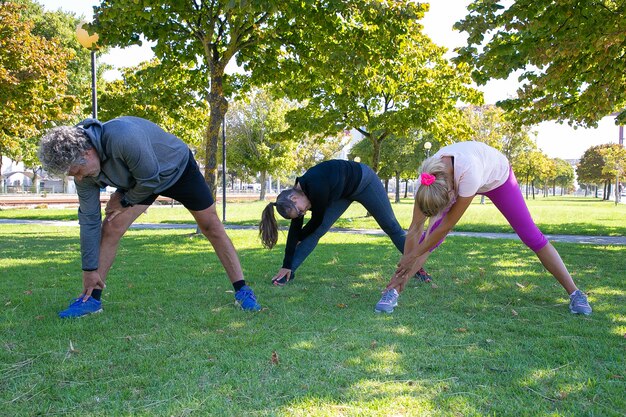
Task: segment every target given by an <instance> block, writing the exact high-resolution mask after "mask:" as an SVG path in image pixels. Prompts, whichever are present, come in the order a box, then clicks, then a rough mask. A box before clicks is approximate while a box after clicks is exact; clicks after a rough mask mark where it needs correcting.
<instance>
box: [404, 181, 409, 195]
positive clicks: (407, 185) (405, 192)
mask: <svg viewBox="0 0 626 417" xmlns="http://www.w3.org/2000/svg"><path fill="white" fill-rule="evenodd" d="M408 195H409V180H408V179H406V180H404V198H407V197H408Z"/></svg>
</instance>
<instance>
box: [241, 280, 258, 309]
mask: <svg viewBox="0 0 626 417" xmlns="http://www.w3.org/2000/svg"><path fill="white" fill-rule="evenodd" d="M235 302H236V303H237V304H238V305H239V307H241V308H242V309H243V310H245V311H259V310H260V309H261V305H260V304H259V303H257V302H256V297H255V295H254V291H252V288H250V287H248V286H247V285H244V286H243V287H241V289H240V290H239V291H237V292H236V293H235Z"/></svg>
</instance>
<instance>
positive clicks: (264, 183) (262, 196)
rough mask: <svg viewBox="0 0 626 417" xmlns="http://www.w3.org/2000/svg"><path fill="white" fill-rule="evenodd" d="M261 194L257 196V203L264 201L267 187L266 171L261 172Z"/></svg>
mask: <svg viewBox="0 0 626 417" xmlns="http://www.w3.org/2000/svg"><path fill="white" fill-rule="evenodd" d="M260 181H261V194H260V195H259V201H264V200H265V190H266V187H267V171H261V179H260Z"/></svg>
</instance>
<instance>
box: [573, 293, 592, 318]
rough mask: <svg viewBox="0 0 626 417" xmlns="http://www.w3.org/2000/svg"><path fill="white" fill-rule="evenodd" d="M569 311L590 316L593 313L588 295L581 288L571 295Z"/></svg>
mask: <svg viewBox="0 0 626 417" xmlns="http://www.w3.org/2000/svg"><path fill="white" fill-rule="evenodd" d="M569 299H570V302H569V311H570V312H571V313H572V314H584V315H585V316H588V315H590V314H591V306H590V305H589V301H587V295H586V294H585V293H583V292H582V291H581V290H576V291H574V293H573V294H572V295H570V296H569Z"/></svg>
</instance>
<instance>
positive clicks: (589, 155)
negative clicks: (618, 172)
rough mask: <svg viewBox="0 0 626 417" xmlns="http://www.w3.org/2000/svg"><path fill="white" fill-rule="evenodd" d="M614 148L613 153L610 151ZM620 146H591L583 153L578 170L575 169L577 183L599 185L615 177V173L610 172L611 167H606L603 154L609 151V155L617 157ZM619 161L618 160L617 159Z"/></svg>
mask: <svg viewBox="0 0 626 417" xmlns="http://www.w3.org/2000/svg"><path fill="white" fill-rule="evenodd" d="M614 148H615V151H613V150H612V149H614ZM619 148H620V146H619V145H617V144H605V145H597V146H592V147H590V148H589V149H587V150H586V151H585V153H584V154H583V156H582V158H580V162H579V163H578V168H577V169H576V175H577V176H578V181H579V182H581V183H584V184H601V183H602V182H604V181H607V180H608V181H611V180H612V179H613V178H614V177H615V173H614V172H613V171H612V169H613V167H611V166H609V167H607V164H606V162H607V161H606V159H605V156H604V152H606V150H609V149H611V150H609V151H608V152H609V154H610V153H612V152H615V153H616V156H617V155H619ZM617 160H618V161H619V158H618V159H617Z"/></svg>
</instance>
